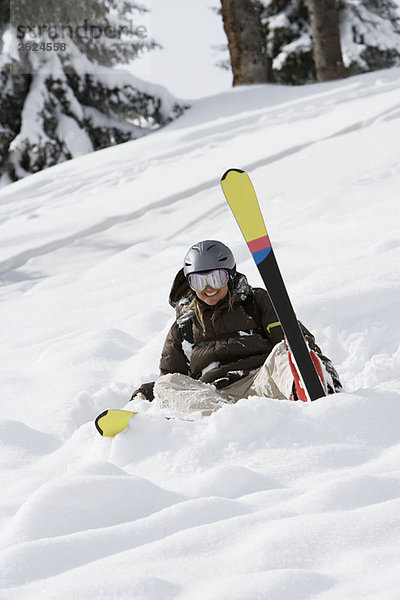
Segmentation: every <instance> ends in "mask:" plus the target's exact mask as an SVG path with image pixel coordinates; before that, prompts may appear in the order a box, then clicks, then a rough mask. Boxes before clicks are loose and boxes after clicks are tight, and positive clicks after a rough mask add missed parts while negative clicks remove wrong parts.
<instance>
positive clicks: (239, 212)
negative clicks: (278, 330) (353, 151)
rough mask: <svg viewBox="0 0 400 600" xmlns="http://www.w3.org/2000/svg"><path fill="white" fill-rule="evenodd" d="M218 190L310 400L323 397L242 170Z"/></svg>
mask: <svg viewBox="0 0 400 600" xmlns="http://www.w3.org/2000/svg"><path fill="white" fill-rule="evenodd" d="M221 186H222V189H223V192H224V194H225V197H226V199H227V201H228V204H229V206H230V208H231V210H232V213H233V215H234V217H235V219H236V221H237V223H238V225H239V227H240V230H241V232H242V234H243V237H244V239H245V240H246V243H247V245H248V247H249V249H250V252H251V253H252V255H253V259H254V261H255V263H256V265H257V267H258V270H259V272H260V274H261V277H262V280H263V282H264V285H265V288H266V290H267V292H268V294H269V296H270V298H271V301H272V304H273V306H274V308H275V312H276V313H277V315H278V317H279V320H280V323H281V326H282V329H283V331H284V334H285V336H286V340H287V343H288V345H289V348H290V351H291V353H292V356H293V358H294V361H295V363H296V366H297V369H298V371H299V373H300V375H301V378H302V380H303V384H304V387H305V389H306V391H307V395H308V398H309V399H310V400H316V399H317V398H321V397H322V396H325V391H324V388H323V386H322V383H321V380H320V378H319V376H318V373H317V371H316V369H315V366H314V363H313V361H312V359H311V356H310V353H309V350H308V347H307V345H306V342H305V340H304V337H303V334H302V332H301V329H300V326H299V323H298V321H297V318H296V315H295V312H294V310H293V307H292V303H291V301H290V298H289V296H288V293H287V290H286V286H285V283H284V281H283V279H282V275H281V273H280V270H279V267H278V263H277V261H276V258H275V255H274V251H273V249H272V247H271V242H270V240H269V237H268V233H267V229H266V227H265V223H264V219H263V216H262V213H261V210H260V206H259V204H258V200H257V196H256V193H255V191H254V188H253V184H252V183H251V180H250V178H249V176H248V175H247V173H246V172H245V171H242V170H241V169H229V170H228V171H226V173H224V175H223V176H222V179H221Z"/></svg>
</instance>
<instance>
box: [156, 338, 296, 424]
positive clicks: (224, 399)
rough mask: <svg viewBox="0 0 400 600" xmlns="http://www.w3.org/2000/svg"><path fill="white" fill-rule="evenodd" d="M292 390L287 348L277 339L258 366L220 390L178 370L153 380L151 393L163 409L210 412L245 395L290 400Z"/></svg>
mask: <svg viewBox="0 0 400 600" xmlns="http://www.w3.org/2000/svg"><path fill="white" fill-rule="evenodd" d="M292 389H293V375H292V372H291V370H290V366H289V360H288V351H287V350H286V348H285V346H284V343H283V342H281V343H279V344H277V345H276V346H275V347H274V349H273V350H272V352H271V353H270V354H269V355H268V357H267V359H266V361H265V362H264V364H263V365H262V366H261V367H260V368H259V369H257V370H256V371H253V372H252V373H250V374H249V375H247V376H246V377H243V378H242V379H240V380H239V381H235V382H234V383H231V384H230V385H228V386H226V387H224V388H223V389H221V390H217V389H216V387H215V386H214V385H212V384H209V383H202V382H201V381H198V380H197V379H193V378H192V377H188V376H187V375H182V374H181V373H169V374H168V375H162V376H161V377H159V378H158V379H157V381H156V383H155V386H154V396H155V399H156V401H157V402H158V403H159V404H160V405H161V406H162V407H164V408H170V409H172V410H177V411H180V412H194V411H201V412H202V413H203V415H210V414H211V413H213V412H214V411H216V410H218V409H219V408H221V406H223V405H224V404H233V403H235V402H237V401H238V400H240V398H248V397H249V396H261V397H266V398H277V399H278V400H290V399H291V395H292Z"/></svg>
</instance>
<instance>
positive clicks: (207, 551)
mask: <svg viewBox="0 0 400 600" xmlns="http://www.w3.org/2000/svg"><path fill="white" fill-rule="evenodd" d="M399 83H400V72H399V70H396V69H395V70H391V71H384V72H380V73H373V74H368V75H364V76H360V77H356V78H352V79H348V80H344V81H340V82H336V83H331V84H318V85H312V86H305V87H301V88H285V87H279V86H257V87H254V88H241V89H236V90H233V91H231V92H229V93H225V94H220V95H218V96H215V97H212V98H206V99H203V100H201V101H198V102H197V103H196V104H195V105H194V107H193V108H192V109H191V110H190V111H188V112H187V113H186V114H185V115H184V116H183V117H182V118H181V119H179V120H178V121H176V122H175V123H173V124H171V125H170V126H168V127H167V128H165V129H164V130H163V131H159V132H157V133H155V134H153V135H151V136H148V137H146V138H143V139H141V140H138V141H135V142H131V143H128V144H125V145H122V146H119V147H114V148H111V149H108V150H104V151H101V152H97V153H95V154H91V155H88V156H84V157H81V158H79V159H76V160H74V161H71V162H69V163H65V164H63V165H60V166H58V167H55V168H52V169H49V170H48V171H45V172H43V173H40V174H38V175H35V176H31V177H28V178H26V179H25V180H23V181H20V182H17V183H15V184H13V185H11V186H9V187H7V188H5V189H2V190H1V192H0V235H1V241H2V249H1V255H0V282H1V286H0V301H1V308H2V310H1V329H2V336H1V340H0V344H1V357H2V359H1V362H0V369H1V382H2V388H1V398H2V403H1V405H2V414H1V417H2V418H1V420H0V429H1V435H0V461H1V466H2V471H1V483H2V489H3V494H2V496H1V499H0V507H1V513H0V516H1V520H0V526H1V530H0V542H1V550H2V552H1V554H0V582H1V591H0V597H1V598H4V599H7V600H14V599H15V600H16V599H18V600H22V599H23V600H26V599H27V598H29V600H36V599H39V598H40V599H44V598H46V599H47V598H51V599H52V600H59V599H70V598H77V599H82V600H86V599H87V600H89V599H92V598H103V599H111V598H118V599H119V600H121V599H125V598H126V599H128V598H129V599H131V598H134V599H135V600H165V599H168V600H169V599H171V600H172V599H179V600H197V599H199V600H200V599H203V598H207V599H210V600H225V599H226V600H228V599H229V600H249V599H251V600H256V599H258V598H268V600H275V599H276V600H291V599H293V600H300V599H314V598H318V599H321V600H338V599H340V600H354V599H355V598H363V599H371V600H372V599H373V600H397V599H398V594H399V592H398V590H399V588H400V574H399V570H398V565H397V562H398V560H397V557H398V551H399V545H400V517H399V514H400V500H399V495H400V471H399V460H400V430H399V425H398V424H399V422H400V394H399V384H400V377H399V366H400V353H399V337H400V336H399V319H398V298H399V276H398V265H399V247H400V230H399V208H398V206H399V204H398V190H399V189H400V163H399V142H398V140H399V139H400V89H399ZM230 167H239V168H244V169H247V170H248V171H249V172H250V175H251V178H252V180H253V183H254V185H255V187H256V189H257V192H258V195H259V198H260V204H261V206H262V209H263V212H264V216H265V219H266V223H267V227H268V230H269V234H270V237H271V239H272V243H273V245H274V248H275V253H276V255H277V258H278V261H279V263H280V266H281V270H282V273H283V275H284V278H285V280H286V282H287V286H288V290H289V293H290V295H291V297H292V300H293V304H294V306H295V309H296V312H297V315H298V317H299V318H300V319H301V320H302V321H303V322H304V323H305V324H306V325H307V326H308V327H309V328H310V329H311V330H312V331H313V332H314V333H315V334H316V337H317V340H318V342H319V343H320V345H321V346H322V347H323V349H324V351H325V352H326V353H327V355H328V356H330V357H331V358H332V360H333V362H334V364H335V365H336V367H337V368H338V370H339V373H340V374H341V377H342V380H343V383H344V384H345V388H346V392H345V393H342V394H339V395H337V396H335V397H330V398H327V399H326V400H321V401H317V402H315V403H312V404H307V405H305V404H303V403H289V402H282V401H281V402H279V401H277V400H274V399H262V398H251V399H247V400H242V401H240V402H239V403H238V404H236V405H234V406H227V407H225V408H223V409H222V410H220V411H219V412H217V413H216V414H214V415H213V416H211V417H207V418H195V420H194V422H183V421H166V420H164V419H163V418H161V417H162V415H161V411H160V410H159V409H158V407H157V406H156V405H154V404H149V403H146V402H142V403H136V405H135V408H136V409H138V410H139V412H140V413H141V414H140V415H139V416H137V417H135V418H134V419H132V420H131V425H130V427H129V429H128V430H127V431H125V432H124V433H122V434H121V435H119V436H118V437H117V438H115V439H113V440H111V439H102V438H100V436H98V434H97V432H96V431H95V428H94V426H93V419H94V417H95V416H96V415H97V414H98V413H99V412H101V411H102V410H104V409H105V408H108V407H116V408H118V407H124V406H125V405H126V404H127V402H128V399H129V397H130V393H131V391H132V390H133V389H134V388H135V387H136V386H137V385H138V384H139V383H141V382H143V381H149V380H152V379H154V378H155V377H156V376H157V371H158V359H159V353H160V350H161V346H162V343H163V339H164V337H165V335H166V332H167V330H168V328H169V326H170V324H171V322H172V320H173V311H172V309H171V308H170V307H169V306H168V294H169V287H170V284H171V281H172V278H173V276H174V275H175V272H176V271H177V270H178V269H179V268H180V266H181V261H182V257H183V254H184V252H185V251H186V250H187V248H188V247H189V246H190V245H191V244H192V243H194V242H196V241H198V240H200V239H205V238H217V239H221V240H222V241H224V242H225V243H227V244H228V245H230V246H231V247H232V249H233V251H234V253H235V255H236V257H237V261H238V266H239V268H240V270H241V271H244V272H246V273H247V275H248V277H249V280H250V282H251V283H252V284H253V285H260V280H259V277H258V274H257V271H256V268H255V266H254V265H253V263H252V259H251V256H250V253H249V251H248V250H247V248H246V246H245V244H244V242H243V241H242V238H241V234H240V232H239V230H238V228H237V226H236V224H235V222H234V220H233V217H232V216H231V214H230V211H229V209H228V208H227V206H226V203H225V201H224V199H223V195H222V192H221V190H220V189H219V178H220V177H221V175H222V174H223V172H224V171H225V170H226V169H227V168H230Z"/></svg>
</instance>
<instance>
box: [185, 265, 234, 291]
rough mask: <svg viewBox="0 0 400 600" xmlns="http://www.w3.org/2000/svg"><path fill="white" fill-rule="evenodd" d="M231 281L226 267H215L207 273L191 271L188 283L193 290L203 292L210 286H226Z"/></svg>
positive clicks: (215, 287)
mask: <svg viewBox="0 0 400 600" xmlns="http://www.w3.org/2000/svg"><path fill="white" fill-rule="evenodd" d="M228 281H229V273H228V271H226V270H225V269H215V270H214V271H207V272H206V273H190V275H188V283H189V285H190V287H191V288H192V290H195V291H196V292H202V291H203V290H204V288H206V287H207V286H210V287H212V288H214V289H216V290H217V289H219V288H222V287H224V285H225V284H226V283H228Z"/></svg>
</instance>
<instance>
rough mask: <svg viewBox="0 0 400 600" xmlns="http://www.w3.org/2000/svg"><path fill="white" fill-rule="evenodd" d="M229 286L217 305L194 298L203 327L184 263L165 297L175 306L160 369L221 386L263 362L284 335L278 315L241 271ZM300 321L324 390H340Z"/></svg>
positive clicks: (143, 389) (145, 390)
mask: <svg viewBox="0 0 400 600" xmlns="http://www.w3.org/2000/svg"><path fill="white" fill-rule="evenodd" d="M229 286H230V289H229V295H228V296H227V297H226V298H224V299H223V300H221V301H220V302H218V304H217V305H216V306H208V305H207V304H205V303H203V302H201V301H199V300H198V302H199V303H200V305H201V308H202V314H203V318H204V329H203V327H202V325H201V324H200V323H199V321H198V319H197V317H196V314H195V310H194V309H192V308H189V310H188V307H189V305H190V303H191V302H192V300H193V299H194V298H195V295H194V292H192V290H191V289H190V287H189V285H188V283H187V281H186V278H185V276H184V274H183V269H182V270H181V271H179V273H178V274H177V276H176V277H175V280H174V283H173V285H172V289H171V294H170V298H169V301H170V304H171V305H172V306H173V307H174V308H175V311H176V321H175V322H174V323H173V325H172V327H171V329H170V330H169V332H168V335H167V338H166V340H165V343H164V347H163V350H162V355H161V361H160V371H161V374H162V375H165V374H167V373H182V374H183V375H189V376H191V377H193V378H195V379H199V380H200V381H203V382H205V383H213V384H214V385H215V386H216V387H217V388H219V389H221V388H223V387H225V386H227V385H229V384H230V383H233V382H235V381H238V380H239V379H241V378H242V377H245V376H246V375H248V374H249V373H250V372H251V371H254V370H255V369H258V368H259V367H261V365H262V364H263V363H264V362H265V359H266V358H267V356H268V355H269V353H270V352H271V350H272V348H273V347H274V346H275V345H276V344H277V343H279V342H280V341H281V340H282V339H283V332H282V328H281V326H280V323H279V321H278V317H277V315H276V313H275V310H274V308H273V306H272V304H271V301H270V299H269V296H268V294H267V292H266V291H265V290H263V289H261V288H254V289H252V288H250V286H249V285H248V283H247V279H246V277H245V276H244V275H241V274H240V273H238V274H237V275H236V276H235V277H234V279H233V281H230V283H229ZM300 327H301V329H302V331H303V334H304V337H305V338H306V340H307V342H308V345H309V347H310V348H311V349H312V350H314V352H316V354H317V355H318V356H319V357H320V359H321V360H322V362H323V363H324V366H325V369H326V374H327V375H328V381H327V386H328V392H329V393H333V392H335V391H336V392H340V391H341V390H342V385H341V383H340V380H339V376H338V374H337V372H336V370H335V368H334V366H333V365H332V363H331V361H330V360H329V358H327V357H326V356H324V355H323V354H322V352H321V350H320V348H319V347H318V346H317V344H316V343H315V338H314V336H313V335H312V334H311V333H310V332H309V331H308V330H307V329H306V328H305V327H304V325H302V324H301V323H300ZM153 387H154V382H151V383H145V384H142V385H141V386H140V388H138V389H137V390H136V391H135V392H134V393H133V395H132V397H131V400H132V399H133V398H135V396H136V394H138V393H139V392H140V393H142V394H143V395H144V396H145V397H146V398H147V399H148V400H152V399H153V398H154V396H153Z"/></svg>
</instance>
